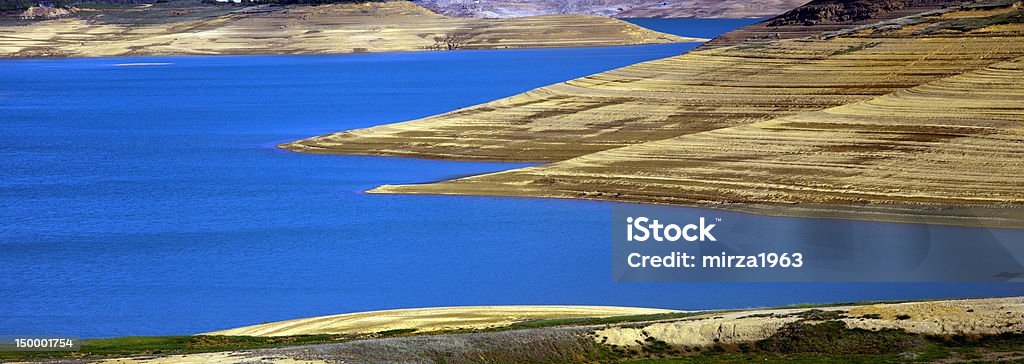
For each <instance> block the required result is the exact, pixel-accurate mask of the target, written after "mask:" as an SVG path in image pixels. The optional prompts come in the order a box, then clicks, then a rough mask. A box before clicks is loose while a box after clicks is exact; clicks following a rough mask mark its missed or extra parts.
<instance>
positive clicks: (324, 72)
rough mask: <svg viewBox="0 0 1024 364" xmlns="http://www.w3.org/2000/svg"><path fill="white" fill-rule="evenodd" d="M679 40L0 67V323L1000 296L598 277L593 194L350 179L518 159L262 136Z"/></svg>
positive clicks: (638, 53)
mask: <svg viewBox="0 0 1024 364" xmlns="http://www.w3.org/2000/svg"><path fill="white" fill-rule="evenodd" d="M692 46H693V45H692V44H677V45H657V46H641V47H620V48H583V49H547V50H515V51H459V52H437V53H397V54H360V55H339V56H248V57H146V58H102V59H52V60H6V61H0V125H2V128H0V297H2V299H0V334H69V335H80V336H82V337H109V336H122V335H167V334H191V333H197V332H204V331H210V330H216V329H224V328H230V327H236V326H241V325H249V324H256V323H261V322H267V321H277V320H285V319H291V318H297V317H307V316H315V315H325V314H335V313H344V312H353V311H364V310H376V309H389V308H406V307H428V306H450V305H497V304H586V305H625V306H646V307H666V308H681V309H700V308H729V307H749V306H766V305H781V304H791V303H800V302H832V301H854V300H875V299H908V298H924V297H949V296H985V295H1007V294H1015V293H1019V292H1020V286H1012V285H998V284H985V285H980V284H929V285H924V284H905V285H893V284H887V285H872V284H711V283H704V284H667V283H649V284H642V283H635V284H625V283H622V284H616V283H613V282H612V279H611V262H610V259H611V248H610V240H611V239H610V236H611V222H610V219H611V206H612V204H609V203H600V202H591V201H569V200H545V199H517V198H482V197H451V196H447V197H445V196H392V195H368V194H363V193H362V191H364V190H366V189H369V188H372V187H375V186H378V185H381V184H389V183H414V182H427V181H434V180H440V179H446V178H451V177H454V176H460V175H465V174H474V173H483V172H488V171H495V170H502V169H507V168H513V167H517V166H520V165H518V164H487V163H459V162H441V161H425V160H413V159H397V158H375V157H357V156H329V155H305V154H296V153H291V152H286V151H282V150H278V149H275V148H274V147H273V146H274V145H275V144H277V143H281V142H285V141H290V140H294V139H298V138H304V137H309V136H313V135H318V134H323V133H328V132H332V131H337V130H343V129H351V128H359V127H365V126H370V125H376V124H383V123H390V122H396V121H402V120H408V119H414V118H419V117H423V116H428V115H431V114H435V113H440V112H446V111H450V110H453V109H456V108H459V107H465V106H469V105H473V104H476V103H480V102H485V101H489V100H492V99H495V98H500V97H504V96H509V95H513V94H516V93H519V92H522V91H526V90H529V89H531V88H534V87H539V86H543V85H546V84H551V83H555V82H560V81H564V80H568V79H571V78H574V77H579V76H583V75H587V74H592V73H595V72H599V71H603V70H607V69H612V68H616V67H621V66H625V65H628V64H631V63H635V62H640V61H645V60H651V59H656V58H660V57H665V56H670V55H675V54H679V53H682V52H684V51H685V50H687V49H689V48H691V47H692ZM123 63H147V64H151V65H150V66H138V67H120V66H116V65H117V64H123ZM161 64H162V65H161Z"/></svg>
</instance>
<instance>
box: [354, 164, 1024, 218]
mask: <svg viewBox="0 0 1024 364" xmlns="http://www.w3.org/2000/svg"><path fill="white" fill-rule="evenodd" d="M498 173H500V172H498ZM484 175H487V174H480V175H478V176H484ZM462 178H467V177H462ZM454 180H457V179H450V180H444V181H436V182H423V183H415V184H403V185H382V186H378V187H375V188H372V189H369V190H366V191H364V193H368V194H391V195H426V196H478V197H502V198H554V199H563V200H581V201H601V202H610V203H621V204H637V205H656V206H670V207H678V208H691V209H702V210H718V211H728V212H735V213H743V214H748V215H754V216H764V217H782V218H799V219H826V220H849V221H863V222H879V223H895V224H912V225H937V226H951V227H966V228H996V229H1014V230H1017V229H1024V221H1021V220H1020V218H1019V217H1020V216H1021V214H1024V205H1012V204H1004V205H908V204H905V205H885V204H866V205H848V206H844V205H823V204H803V203H795V204H753V203H694V202H671V201H639V200H623V199H621V197H608V196H584V197H580V196H568V195H559V194H530V193H522V192H521V191H519V190H516V191H513V190H503V191H500V192H494V193H477V192H480V191H474V193H467V192H458V191H464V190H450V191H442V190H437V191H419V190H415V189H410V190H404V187H406V186H409V187H412V188H419V187H431V188H433V187H434V184H438V183H445V182H449V181H454ZM666 200H667V199H666ZM929 207H930V208H931V209H928V208H929ZM943 208H946V209H948V208H963V209H965V210H966V211H978V213H980V214H985V213H989V214H991V215H990V216H982V217H980V218H979V217H978V216H972V214H966V213H965V214H963V215H952V216H940V215H929V214H914V212H923V211H937V210H942V209H943ZM922 209H924V210H922ZM966 211H965V212H966ZM978 213H976V214H978ZM977 222H981V223H980V224H977Z"/></svg>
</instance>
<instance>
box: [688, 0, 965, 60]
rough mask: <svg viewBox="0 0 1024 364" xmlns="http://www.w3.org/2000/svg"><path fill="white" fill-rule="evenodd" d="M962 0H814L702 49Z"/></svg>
mask: <svg viewBox="0 0 1024 364" xmlns="http://www.w3.org/2000/svg"><path fill="white" fill-rule="evenodd" d="M969 2H970V1H962V0H814V1H811V2H809V3H807V4H805V5H803V6H800V7H797V8H795V9H792V10H790V11H788V12H786V13H783V14H782V15H779V16H776V17H774V18H771V19H768V20H765V21H763V22H760V23H757V24H753V25H750V26H747V27H744V28H741V29H737V30H734V31H731V32H728V33H725V34H722V35H720V36H718V37H715V39H712V40H711V41H710V42H708V43H705V44H703V45H701V47H700V48H699V49H710V48H717V47H724V46H730V45H737V44H742V43H748V42H765V41H773V40H780V39H793V38H803V37H808V36H814V35H818V34H821V33H825V32H834V31H839V30H844V29H850V28H854V27H856V26H859V25H865V24H871V23H877V22H879V21H885V20H892V19H897V18H902V17H906V16H911V15H915V14H921V13H925V12H928V11H933V10H937V9H944V8H949V7H956V6H959V5H962V4H965V3H969Z"/></svg>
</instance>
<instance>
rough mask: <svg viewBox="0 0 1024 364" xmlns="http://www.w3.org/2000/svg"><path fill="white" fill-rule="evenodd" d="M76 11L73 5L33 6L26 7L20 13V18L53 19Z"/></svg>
mask: <svg viewBox="0 0 1024 364" xmlns="http://www.w3.org/2000/svg"><path fill="white" fill-rule="evenodd" d="M76 12H78V8H75V7H64V8H57V7H50V6H33V7H31V8H28V9H26V10H25V11H24V12H22V13H21V15H20V17H21V18H22V19H26V20H28V19H53V18H59V17H62V16H68V15H71V14H74V13H76Z"/></svg>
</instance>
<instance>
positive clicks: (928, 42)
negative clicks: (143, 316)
mask: <svg viewBox="0 0 1024 364" xmlns="http://www.w3.org/2000/svg"><path fill="white" fill-rule="evenodd" d="M963 13H969V11H964V12H963ZM1022 30H1024V28H1021V27H1019V24H1014V25H1012V26H1006V27H1005V28H1001V29H1000V30H996V29H987V30H983V31H976V32H971V33H969V34H959V33H958V34H931V35H920V36H913V37H911V36H908V35H907V34H905V33H904V32H900V31H862V32H859V33H856V34H851V35H846V36H840V37H833V38H830V39H827V40H816V39H797V40H785V41H776V42H771V43H766V44H761V45H757V46H749V45H746V46H737V47H727V48H721V49H711V50H706V51H701V52H692V53H688V54H685V55H681V56H677V57H672V58H666V59H662V60H656V61H652V62H647V63H641V64H637V65H633V66H629V67H625V68H622V69H618V70H613V71H609V72H605V73H600V74H596V75H592V76H588V77H583V78H580V79H576V80H572V81H568V82H565V83H561V84H556V85H552V86H548V87H543V88H539V89H536V90H532V91H529V92H527V93H524V94H520V95H516V96H512V97H509V98H506V99H501V100H497V101H494V102H490V103H486V104H482V105H478V106H474V107H469V108H465V109H461V110H456V111H453V112H450V113H447V114H442V115H438V116H434V117H429V118H425V119H420V120H414V121H410V122H405V123H398V124H389V125H383V126H378V127H374V128H369V129H362V130H355V131H347V132H341V133H336V134H332V135H326V136H321V137H316V138H311V139H307V140H302V141H298V142H294V143H289V144H285V145H282V147H283V148H285V149H289V150H293V151H299V152H307V153H339V154H367V155H388V156H403V157H418V158H439V159H458V160H492V161H545V162H549V161H559V160H564V159H568V158H572V157H576V156H581V155H584V154H588V153H593V152H598V151H602V150H606V149H612V148H618V147H623V146H628V145H633V144H639V143H643V142H648V141H655V140H662V139H668V138H672V137H677V136H681V135H687V134H693V133H699V132H705V131H709V130H714V129H720V128H725V127H732V126H738V125H745V124H751V123H755V122H761V121H767V120H771V119H773V118H776V117H780V116H786V115H792V114H797V113H803V112H810V111H818V110H822V109H826V108H830V107H835V106H840V105H844V104H848V103H852V102H856V101H862V100H867V99H870V98H873V97H877V96H881V95H884V94H888V93H891V92H894V91H898V90H901V89H906V88H909V87H913V86H916V85H920V84H922V83H926V82H930V81H934V80H937V79H940V78H943V77H949V76H952V75H956V74H959V73H963V72H967V71H971V70H975V69H978V68H982V67H985V66H987V65H989V64H992V63H994V62H998V61H1003V60H1008V59H1012V58H1015V57H1018V56H1022V55H1024V31H1022Z"/></svg>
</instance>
